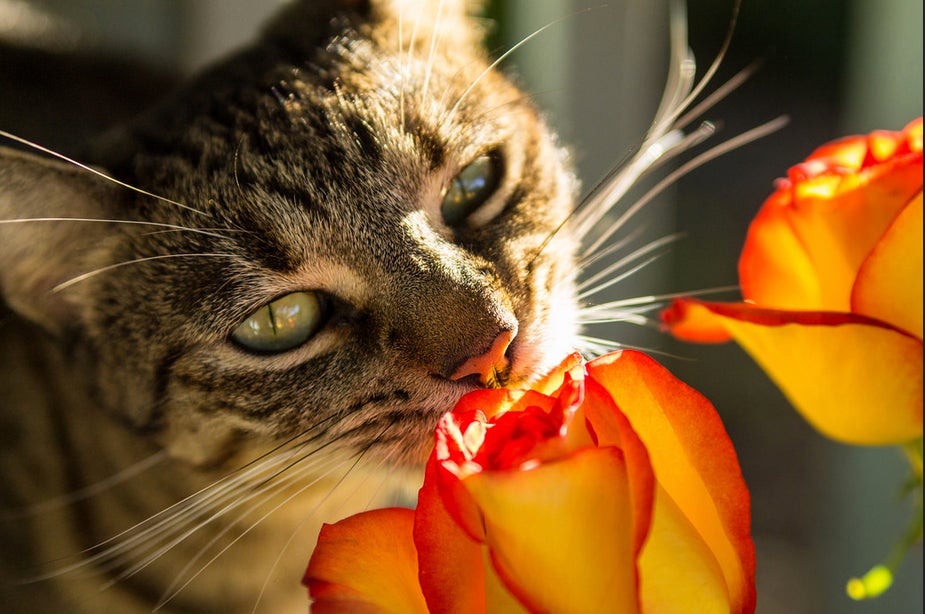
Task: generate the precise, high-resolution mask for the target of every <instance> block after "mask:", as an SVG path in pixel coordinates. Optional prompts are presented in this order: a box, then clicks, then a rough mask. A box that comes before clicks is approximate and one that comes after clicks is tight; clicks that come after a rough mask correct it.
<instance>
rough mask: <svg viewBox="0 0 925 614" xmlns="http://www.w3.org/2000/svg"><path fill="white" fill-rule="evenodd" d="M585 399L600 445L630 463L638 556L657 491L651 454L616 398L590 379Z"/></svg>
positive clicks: (630, 481) (584, 409) (587, 381)
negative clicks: (619, 407) (608, 448)
mask: <svg viewBox="0 0 925 614" xmlns="http://www.w3.org/2000/svg"><path fill="white" fill-rule="evenodd" d="M585 395H586V401H585V404H584V407H583V411H584V415H585V418H586V419H587V421H588V423H589V424H590V426H591V430H592V431H593V433H594V437H595V439H596V440H597V445H598V446H601V447H605V446H612V447H615V448H619V449H620V450H621V451H622V452H623V457H624V458H625V459H626V471H627V476H628V478H629V484H630V492H631V496H630V500H631V502H632V504H633V526H634V531H635V533H634V541H633V544H634V549H633V552H634V553H636V554H637V555H638V554H639V553H640V552H641V550H642V546H643V543H644V542H645V540H646V537H647V536H648V534H649V525H650V523H651V521H652V505H653V498H654V496H655V487H656V482H655V474H654V473H653V471H652V464H651V462H650V461H649V453H648V452H647V451H646V447H645V444H643V442H642V440H641V439H639V435H637V434H636V432H635V431H634V430H633V427H632V426H631V425H630V422H629V420H628V419H627V417H626V416H625V415H624V414H623V412H622V411H620V410H619V409H618V408H617V405H616V403H614V400H613V398H612V397H611V396H610V394H609V393H608V392H607V390H606V389H605V388H604V387H603V386H601V385H600V384H599V383H598V382H597V381H595V380H594V379H593V378H587V379H586V381H585Z"/></svg>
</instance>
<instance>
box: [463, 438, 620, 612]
mask: <svg viewBox="0 0 925 614" xmlns="http://www.w3.org/2000/svg"><path fill="white" fill-rule="evenodd" d="M464 483H465V486H466V488H467V489H468V490H469V492H470V493H472V496H473V498H474V499H475V500H476V501H477V502H478V504H479V507H480V508H481V510H482V513H483V516H484V519H485V533H486V535H487V540H488V547H489V549H490V551H491V554H492V560H493V562H494V566H495V568H496V569H497V571H498V575H499V576H500V577H501V578H502V580H503V581H504V583H505V585H506V586H507V587H508V589H509V590H510V591H511V592H512V593H513V594H514V595H516V596H517V597H518V598H519V599H520V601H521V602H522V603H524V605H526V606H527V607H528V608H529V609H530V610H532V611H552V612H566V611H571V612H594V611H601V609H602V608H603V609H605V610H607V611H612V612H635V611H637V595H636V560H635V556H634V554H633V516H632V504H631V502H630V487H629V481H628V478H627V475H626V467H625V464H624V461H623V457H622V454H621V453H620V451H619V450H617V449H616V448H589V449H585V450H581V451H578V452H576V453H574V454H572V455H571V456H569V457H567V458H566V459H563V460H561V461H558V462H551V463H546V464H541V465H538V466H537V467H535V468H533V469H530V470H527V471H486V472H483V473H480V474H476V475H472V476H470V477H468V478H466V479H465V480H464Z"/></svg>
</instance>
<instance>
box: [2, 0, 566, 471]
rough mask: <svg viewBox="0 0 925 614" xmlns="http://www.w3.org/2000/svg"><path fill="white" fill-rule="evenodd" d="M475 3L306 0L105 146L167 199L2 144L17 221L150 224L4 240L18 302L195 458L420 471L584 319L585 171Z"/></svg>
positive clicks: (119, 167) (115, 394) (10, 296)
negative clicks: (324, 454) (568, 226)
mask: <svg viewBox="0 0 925 614" xmlns="http://www.w3.org/2000/svg"><path fill="white" fill-rule="evenodd" d="M466 4H467V3H465V2H462V1H461V0H458V1H449V0H447V1H446V2H440V3H437V2H430V1H427V0H417V1H411V0H405V1H404V2H385V1H372V0H371V1H369V2H365V1H362V0H355V1H348V0H341V1H340V2H334V1H333V0H329V1H324V2H322V1H305V2H301V3H297V4H294V5H292V6H291V7H289V8H288V9H287V10H286V11H284V13H283V14H282V15H281V16H280V17H279V18H278V19H276V20H275V21H274V22H273V23H272V24H271V25H270V26H269V28H268V29H267V31H266V34H265V36H264V38H263V40H262V41H261V42H260V43H258V44H256V45H254V46H253V47H251V48H250V49H247V50H245V51H243V52H242V53H241V54H239V55H238V56H236V57H234V58H232V59H230V60H228V61H226V62H224V63H222V64H220V65H218V66H216V67H214V68H213V69H211V70H210V71H208V72H207V73H206V74H204V75H202V76H200V77H198V78H197V79H195V80H194V81H193V82H191V83H190V84H189V85H188V86H187V87H186V88H185V89H184V90H183V91H182V92H180V93H179V94H178V95H176V96H173V97H172V98H171V99H170V100H169V101H167V102H165V103H164V104H161V105H160V106H158V107H157V108H156V109H155V110H154V111H153V112H152V113H150V114H148V115H147V116H145V117H144V118H143V119H141V120H139V121H138V122H137V123H135V124H133V125H132V126H131V127H129V128H128V129H127V130H124V131H122V132H120V133H117V134H115V135H111V136H110V137H109V138H107V139H106V140H104V141H101V145H100V146H99V147H97V148H96V150H95V151H94V153H93V155H92V157H91V160H92V162H93V163H94V164H97V165H99V166H101V167H103V169H104V170H105V171H106V172H107V173H109V174H111V175H113V176H115V177H118V178H119V179H120V180H122V181H125V182H126V183H129V184H131V185H132V186H135V187H137V188H140V189H143V190H145V191H148V192H150V193H151V194H154V195H157V196H158V197H159V198H154V197H152V196H147V195H144V194H140V193H138V192H137V191H133V190H130V189H128V188H126V187H123V186H120V185H117V184H115V183H113V182H111V181H107V180H105V179H101V178H100V177H98V176H96V175H93V174H91V173H90V172H88V171H86V170H83V169H79V168H77V167H74V166H71V165H66V164H62V163H57V162H49V161H45V160H40V159H38V158H34V157H32V156H26V155H23V154H16V153H12V152H10V151H6V152H4V153H3V154H2V155H0V218H5V219H14V218H51V217H68V218H76V217H79V218H91V219H109V220H132V221H136V222H143V223H142V224H118V223H103V222H77V221H68V222H31V223H17V224H5V225H0V288H2V292H3V295H4V299H5V301H6V302H7V304H8V305H9V306H11V307H12V308H13V309H14V310H15V311H17V312H19V313H20V314H21V315H22V316H23V317H25V318H28V319H30V320H32V321H34V322H36V323H38V324H39V325H41V326H43V327H44V328H46V329H47V330H48V331H50V332H51V333H53V334H54V335H57V336H58V337H59V338H61V339H62V340H64V341H65V342H66V343H67V345H68V347H70V348H72V350H71V351H72V352H73V353H72V354H71V355H72V356H73V357H74V360H77V361H80V362H81V363H82V364H83V365H84V366H85V367H86V368H87V370H88V374H89V375H88V376H89V377H90V378H91V380H92V386H91V388H92V391H91V392H92V394H93V395H94V396H95V398H96V400H97V401H98V402H99V403H100V404H101V405H103V406H105V407H106V408H107V409H109V410H111V411H114V412H118V413H120V414H121V415H123V416H125V417H126V418H127V419H128V420H129V421H130V422H131V423H132V424H133V425H135V426H136V427H139V428H142V429H146V430H148V431H149V432H151V433H153V436H154V437H156V438H158V439H159V441H161V442H162V444H163V445H165V446H167V447H168V448H170V449H171V450H172V451H173V453H174V454H175V455H177V456H181V457H185V458H188V459H190V460H191V461H194V462H212V461H215V460H218V459H220V458H221V456H222V454H224V453H225V452H226V451H227V450H228V446H229V444H231V443H233V442H234V441H236V440H238V439H240V438H241V435H242V434H263V435H266V436H271V437H275V438H283V437H290V436H294V435H297V434H300V433H305V434H312V435H313V434H318V433H324V435H323V437H324V438H325V439H326V440H337V441H339V442H346V443H349V444H350V445H352V446H356V447H359V448H366V447H370V446H372V450H373V451H374V452H380V453H382V454H384V455H386V456H388V457H390V458H392V459H394V460H396V461H412V460H421V459H422V453H423V451H424V450H426V449H427V447H428V444H429V441H430V433H431V430H432V428H433V426H434V424H435V422H436V420H437V418H438V417H439V416H440V415H441V414H442V413H443V412H444V411H446V410H448V409H449V408H450V407H452V405H453V404H454V403H455V401H456V400H457V399H458V398H459V397H460V396H461V395H462V394H463V393H465V392H467V391H470V390H473V389H474V388H476V387H478V386H481V385H497V384H499V383H502V384H503V383H507V384H511V385H515V384H517V383H518V382H524V381H528V380H531V379H533V378H536V377H538V376H539V375H541V374H542V373H544V372H545V371H546V370H547V369H548V368H550V367H551V366H553V365H554V364H555V363H557V362H558V361H559V360H560V359H561V358H562V357H563V356H564V355H565V354H566V353H567V352H568V351H570V350H571V349H572V348H573V346H574V343H575V334H576V326H577V325H576V299H575V290H574V284H573V276H574V274H575V270H574V269H575V265H574V259H573V250H574V242H573V238H572V237H570V236H568V234H567V233H565V232H556V230H557V228H558V227H559V226H560V225H561V224H562V222H563V221H564V220H565V219H566V217H567V215H568V213H569V211H570V208H571V206H572V202H573V201H572V199H573V195H574V194H573V193H574V190H575V186H574V180H573V177H572V175H571V173H570V172H569V171H568V170H567V168H566V164H565V162H564V157H565V156H564V155H563V153H562V151H561V150H560V149H559V148H558V147H557V145H556V144H555V141H554V138H553V137H552V135H551V134H550V132H549V130H548V129H547V127H546V126H545V125H544V123H543V121H542V120H541V119H540V117H539V116H538V114H537V111H536V109H535V108H534V107H533V106H532V104H531V103H530V101H529V99H528V98H527V97H526V96H525V95H524V94H523V93H522V92H521V91H519V90H518V89H516V88H515V87H514V86H513V85H512V84H511V83H510V82H509V81H508V80H507V79H506V78H505V77H503V76H502V75H501V74H500V73H498V72H497V71H495V70H494V69H489V68H488V64H489V61H488V59H487V57H486V56H485V55H484V53H483V51H482V49H481V32H480V28H479V22H477V21H475V20H473V19H472V18H471V17H470V16H469V15H468V14H467V9H470V8H471V7H467V6H466ZM399 6H400V7H401V9H402V10H403V13H402V14H401V15H399V13H398V10H399V9H398V7H399ZM84 274H87V276H86V277H85V278H81V277H80V276H82V275H84ZM71 280H74V281H73V283H68V282H70V281H71ZM62 283H65V284H66V285H65V286H64V287H60V286H59V285H60V284H62ZM303 436H307V435H303Z"/></svg>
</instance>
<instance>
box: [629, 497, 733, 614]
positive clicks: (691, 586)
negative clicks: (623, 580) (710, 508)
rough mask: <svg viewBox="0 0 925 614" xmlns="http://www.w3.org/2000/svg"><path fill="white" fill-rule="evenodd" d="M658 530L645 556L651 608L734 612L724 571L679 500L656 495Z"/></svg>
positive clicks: (642, 567) (646, 602)
mask: <svg viewBox="0 0 925 614" xmlns="http://www.w3.org/2000/svg"><path fill="white" fill-rule="evenodd" d="M655 499H656V501H655V513H654V517H653V519H652V531H651V533H650V535H649V540H648V541H647V542H646V547H645V549H644V550H643V552H642V556H641V557H640V559H639V572H640V588H639V592H640V595H641V601H642V605H643V610H644V611H646V612H686V611H690V609H691V604H694V603H696V604H697V612H700V613H703V614H707V613H710V612H716V613H717V614H720V613H722V614H728V612H729V593H728V591H727V590H726V582H725V580H724V578H723V570H722V568H721V567H720V565H719V563H718V562H717V561H716V557H715V556H713V552H712V551H711V550H710V548H709V547H708V546H707V544H705V543H704V541H703V539H702V538H701V537H700V533H699V532H698V531H697V528H696V527H695V526H694V525H693V524H691V522H690V521H689V520H688V519H687V516H685V515H684V512H683V511H682V510H681V509H680V508H679V507H678V505H677V504H676V503H675V502H674V500H673V499H672V498H671V497H670V496H669V495H668V493H666V492H665V491H664V490H663V489H661V488H659V489H658V490H657V494H656V498H655Z"/></svg>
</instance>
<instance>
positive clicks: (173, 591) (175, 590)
mask: <svg viewBox="0 0 925 614" xmlns="http://www.w3.org/2000/svg"><path fill="white" fill-rule="evenodd" d="M365 452H366V450H364V451H363V452H360V453H358V454H356V455H355V457H356V459H355V460H354V462H353V464H352V465H351V466H350V467H349V468H348V469H347V471H346V472H345V473H344V475H343V476H341V477H340V479H339V480H338V481H337V483H336V484H335V485H334V487H333V488H332V489H331V491H329V492H328V494H327V495H325V497H324V499H327V497H329V496H330V495H331V493H332V492H333V491H334V490H336V489H337V487H338V486H339V485H340V484H342V483H343V481H344V480H345V479H346V478H347V476H348V475H349V474H350V472H351V471H352V470H353V469H354V468H355V467H356V466H357V464H358V463H359V462H360V460H362V458H363V455H364V454H365ZM326 460H328V461H333V460H337V461H338V462H336V463H333V467H332V468H331V469H330V470H329V471H327V472H325V473H322V474H321V475H318V476H317V477H316V478H315V479H313V480H311V481H310V482H308V483H307V484H305V485H303V486H301V487H300V488H298V489H297V490H296V491H295V492H294V493H292V494H291V495H289V496H288V497H286V498H285V499H284V500H283V501H281V502H280V503H278V504H277V505H275V506H273V507H272V508H271V509H270V510H268V511H267V512H265V513H264V514H263V515H262V516H260V518H258V519H257V520H256V521H254V522H253V523H251V524H250V525H249V526H248V527H247V528H245V529H244V530H243V531H241V533H240V534H239V535H238V536H237V537H235V538H234V539H233V540H232V541H231V542H230V543H229V544H226V545H225V546H224V547H222V548H221V549H220V550H219V551H218V552H217V553H216V554H214V555H213V556H212V558H210V559H209V560H208V561H206V563H205V564H203V565H202V566H201V567H200V569H199V571H197V572H196V573H194V574H192V575H191V576H190V577H189V578H187V579H186V581H184V582H183V583H182V584H179V585H177V582H176V581H175V582H173V583H172V584H171V585H170V586H169V587H168V588H167V589H166V591H165V596H164V597H162V599H161V601H160V602H159V603H158V604H157V606H155V608H154V609H153V610H152V611H153V612H157V611H158V610H160V609H161V608H162V607H164V606H165V605H166V604H167V603H169V602H170V600H171V599H173V598H174V597H175V596H176V595H178V594H179V593H180V592H181V591H182V590H183V589H184V588H186V587H187V586H189V584H190V583H191V582H192V581H193V580H195V579H196V578H197V577H199V575H200V574H202V573H203V572H204V571H205V570H206V569H207V568H208V567H209V566H210V565H211V564H212V563H214V562H215V561H216V560H217V559H218V558H219V557H220V556H221V555H222V554H224V553H225V552H227V551H228V549H229V548H231V547H232V546H233V545H234V544H236V543H238V541H240V540H241V539H242V538H244V536H245V535H247V534H248V533H250V532H251V531H252V530H253V529H254V528H256V527H257V526H258V525H259V524H260V523H261V522H263V521H264V520H266V519H267V518H268V517H270V516H271V515H272V514H274V513H275V512H277V511H278V510H279V509H280V508H281V507H283V506H284V505H286V504H287V503H289V502H290V501H292V500H293V499H294V498H296V497H297V496H299V495H301V494H302V493H304V492H305V491H306V490H308V489H309V488H311V487H312V486H314V485H315V484H317V483H318V482H320V481H322V480H323V479H325V478H326V477H328V476H329V475H330V474H331V473H333V472H334V471H335V470H336V469H337V468H339V467H342V466H343V465H344V464H346V463H347V462H348V461H349V460H350V458H349V457H348V458H346V459H343V460H339V459H336V458H335V457H333V456H331V457H328V458H327V459H326ZM309 469H311V470H313V471H314V470H316V468H315V467H310V468H306V467H300V468H299V470H298V471H297V472H293V473H294V474H295V475H293V476H289V478H290V479H289V480H288V481H287V482H286V484H285V485H288V482H292V481H296V480H297V479H299V478H301V477H302V474H304V473H306V472H307V470H309ZM278 486H279V485H278ZM280 489H281V488H277V490H280ZM257 494H264V493H255V495H254V496H256V495H257ZM263 505H264V501H260V502H258V504H257V505H254V506H251V507H250V508H249V509H248V510H246V511H245V512H244V513H243V514H241V515H240V516H239V518H238V522H240V521H241V520H243V519H244V518H245V517H246V516H247V515H248V514H250V513H251V512H253V511H256V510H259V509H260V508H261V507H263ZM319 505H320V504H319ZM235 524H237V523H229V524H228V525H227V526H226V527H225V528H224V529H223V530H222V531H221V532H220V533H219V535H218V536H216V537H215V538H213V539H212V540H210V541H209V543H208V544H206V545H205V546H203V548H202V549H200V554H197V555H196V556H195V557H193V559H191V560H190V562H189V563H187V565H186V566H184V568H183V569H182V570H181V571H180V573H178V574H177V577H178V578H179V577H181V576H182V574H183V573H185V572H186V571H187V570H188V569H190V568H191V566H192V565H193V564H194V562H195V561H198V560H199V559H200V558H201V556H202V555H203V554H204V553H205V552H206V550H207V549H208V548H209V547H211V546H212V545H213V544H214V543H215V541H216V540H217V539H218V537H219V536H221V535H223V534H225V533H227V532H228V531H229V530H230V529H231V528H232V527H234V525H235Z"/></svg>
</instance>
